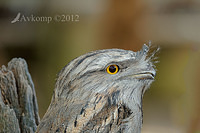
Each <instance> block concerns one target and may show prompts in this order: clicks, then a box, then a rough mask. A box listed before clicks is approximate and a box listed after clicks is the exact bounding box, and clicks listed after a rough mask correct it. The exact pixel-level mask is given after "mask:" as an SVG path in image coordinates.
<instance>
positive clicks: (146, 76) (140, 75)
mask: <svg viewBox="0 0 200 133" xmlns="http://www.w3.org/2000/svg"><path fill="white" fill-rule="evenodd" d="M155 75H156V73H155V71H146V72H140V73H136V74H133V75H132V77H134V78H136V79H150V80H153V79H154V78H155Z"/></svg>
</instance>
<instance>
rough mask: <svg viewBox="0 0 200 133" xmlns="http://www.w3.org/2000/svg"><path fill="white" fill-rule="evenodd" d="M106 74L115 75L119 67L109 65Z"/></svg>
mask: <svg viewBox="0 0 200 133" xmlns="http://www.w3.org/2000/svg"><path fill="white" fill-rule="evenodd" d="M106 71H107V73H109V74H116V73H117V72H118V71H119V67H118V66H117V65H110V66H108V67H107V68H106Z"/></svg>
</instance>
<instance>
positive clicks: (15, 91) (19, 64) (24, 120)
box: [0, 58, 40, 133]
mask: <svg viewBox="0 0 200 133" xmlns="http://www.w3.org/2000/svg"><path fill="white" fill-rule="evenodd" d="M39 121H40V118H39V115H38V105H37V98H36V94H35V88H34V84H33V82H32V79H31V76H30V74H29V71H28V67H27V64H26V61H25V60H24V59H21V58H14V59H12V60H11V61H10V62H9V63H8V67H7V68H6V67H5V66H2V67H1V69H0V132H3V133H32V132H35V131H36V128H37V125H38V124H39Z"/></svg>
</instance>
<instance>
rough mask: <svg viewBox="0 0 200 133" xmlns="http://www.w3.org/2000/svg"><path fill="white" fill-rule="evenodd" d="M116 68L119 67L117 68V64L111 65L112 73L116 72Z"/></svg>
mask: <svg viewBox="0 0 200 133" xmlns="http://www.w3.org/2000/svg"><path fill="white" fill-rule="evenodd" d="M116 70H117V68H116V66H114V65H111V66H110V67H109V71H110V72H111V73H114V72H116Z"/></svg>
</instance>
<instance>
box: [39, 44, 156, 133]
mask: <svg viewBox="0 0 200 133" xmlns="http://www.w3.org/2000/svg"><path fill="white" fill-rule="evenodd" d="M150 51H151V45H146V44H144V45H143V47H142V49H141V50H140V51H137V52H133V51H131V50H123V49H103V50H97V51H92V52H89V53H87V54H84V55H82V56H79V57H77V58H75V59H74V60H72V61H71V62H70V63H69V64H67V65H66V66H65V67H64V68H63V69H62V70H61V71H60V72H59V74H58V77H57V81H56V84H55V89H54V93H53V96H52V100H51V103H50V106H49V108H48V109H47V112H46V113H45V115H44V117H43V119H42V120H41V122H40V124H39V126H38V128H37V131H36V132H37V133H45V132H49V133H51V132H52V133H56V132H58V133H140V132H141V127H142V123H143V111H142V99H143V95H144V93H145V91H146V90H147V89H148V88H149V87H150V85H151V83H152V82H153V81H154V79H155V75H156V67H155V65H154V64H155V63H154V62H155V61H154V59H155V53H157V51H158V48H157V49H156V50H154V51H153V52H152V51H151V52H150Z"/></svg>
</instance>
